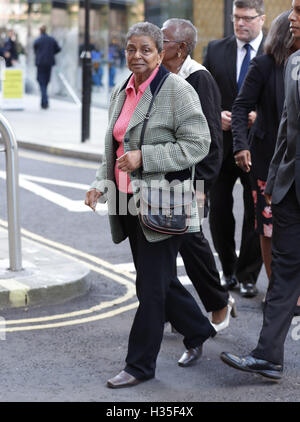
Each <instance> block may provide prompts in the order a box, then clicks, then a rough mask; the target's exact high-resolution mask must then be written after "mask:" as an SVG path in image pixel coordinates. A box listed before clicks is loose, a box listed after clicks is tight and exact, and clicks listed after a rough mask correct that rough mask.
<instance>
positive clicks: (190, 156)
mask: <svg viewBox="0 0 300 422" xmlns="http://www.w3.org/2000/svg"><path fill="white" fill-rule="evenodd" d="M166 72H167V71H166V69H165V68H164V67H163V66H161V67H160V69H159V71H158V73H157V75H156V76H155V78H154V79H153V81H152V82H151V84H150V85H149V86H148V87H147V89H146V90H145V92H144V94H143V96H142V98H141V99H140V102H139V104H138V106H137V108H136V109H135V111H134V113H133V116H132V118H131V120H130V122H129V125H128V128H127V131H126V134H125V136H124V153H126V152H128V151H131V150H137V149H140V146H139V145H140V135H141V130H142V126H143V122H144V119H145V116H146V113H147V111H148V107H149V104H150V102H151V99H152V95H153V93H154V91H155V89H156V87H157V85H158V84H159V81H160V80H161V78H162V77H163V76H164V75H165V74H166ZM127 83H128V79H127V80H126V82H125V83H123V84H122V85H119V86H118V87H116V88H115V89H114V91H113V93H112V96H111V101H110V107H109V123H108V129H107V132H106V136H105V153H104V158H103V162H102V164H101V165H100V167H99V169H98V171H97V173H96V179H95V181H94V182H93V183H92V185H91V188H90V189H94V188H96V189H97V190H99V191H100V192H102V193H104V195H103V196H102V197H101V202H104V201H108V213H109V220H110V227H111V233H112V239H113V241H114V242H115V243H120V242H121V241H123V240H124V239H126V237H127V235H126V233H124V229H123V227H122V225H121V223H120V219H119V217H118V215H116V213H115V201H114V192H112V190H111V189H107V185H108V184H107V181H110V182H115V175H114V167H115V162H116V148H117V146H116V142H115V141H114V138H113V129H114V125H115V123H116V121H117V119H118V117H119V115H120V112H121V110H122V107H123V104H124V101H125V99H126V92H125V88H126V86H127ZM209 146H210V132H209V128H208V125H207V121H206V119H205V117H204V114H203V112H202V108H201V104H200V101H199V97H198V95H197V93H196V92H195V91H194V88H192V87H191V85H190V84H188V83H187V82H186V81H185V80H184V79H182V78H180V77H179V76H177V75H175V74H172V73H171V74H170V75H169V76H168V78H167V79H166V81H165V82H164V84H163V85H162V87H161V89H160V91H159V93H158V94H157V97H156V99H155V101H154V103H153V106H152V109H151V113H150V119H149V121H148V125H147V129H146V132H145V138H144V144H143V146H142V159H143V167H142V169H140V170H139V171H134V172H132V173H131V174H130V179H131V181H132V182H134V181H136V180H137V179H142V180H143V182H145V183H147V185H149V184H150V182H151V181H152V180H159V181H161V182H162V183H164V181H165V180H166V176H167V179H168V181H170V178H171V179H172V178H174V179H176V180H178V179H179V180H182V182H181V183H179V184H178V185H177V186H176V189H177V188H178V189H182V188H183V190H184V191H188V190H189V189H190V185H191V184H190V181H189V180H184V179H186V178H185V176H184V174H186V169H189V168H191V167H192V166H194V165H195V164H196V163H198V162H199V161H201V160H202V159H203V158H204V157H205V156H206V155H207V154H208V151H209ZM188 175H190V172H189V171H188ZM134 200H135V204H138V203H139V190H138V189H137V190H136V191H134ZM142 229H143V232H144V234H145V237H146V239H147V240H148V241H149V242H157V241H160V240H164V239H166V238H168V237H170V235H166V234H162V233H157V232H154V231H151V230H149V229H147V228H145V227H144V226H142ZM197 231H200V221H199V217H198V210H197V205H196V201H194V202H193V207H192V215H191V224H190V228H189V232H197Z"/></svg>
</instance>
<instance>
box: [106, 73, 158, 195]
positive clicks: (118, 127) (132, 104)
mask: <svg viewBox="0 0 300 422" xmlns="http://www.w3.org/2000/svg"><path fill="white" fill-rule="evenodd" d="M158 69H159V67H157V68H156V69H155V70H154V72H152V74H151V75H150V76H149V78H148V79H147V80H146V81H145V82H143V83H142V84H141V85H140V86H139V88H138V92H137V93H136V91H135V87H134V75H132V76H131V78H130V79H129V82H128V84H127V87H126V100H125V102H124V105H123V108H122V111H121V113H120V116H119V118H118V120H117V121H116V123H115V126H114V130H113V136H114V138H115V140H116V141H117V142H118V144H119V147H118V149H117V158H119V157H121V155H123V154H124V145H123V140H124V136H125V133H126V131H127V127H128V125H129V122H130V120H131V117H132V115H133V113H134V110H135V109H136V106H137V105H138V103H139V101H140V99H141V98H142V95H143V94H144V92H145V90H146V88H147V87H148V86H149V85H150V83H151V82H152V80H153V79H154V78H155V76H156V74H157V72H158ZM117 165H118V161H116V164H115V178H116V183H117V187H118V189H119V191H121V192H123V193H132V188H131V184H130V178H129V174H127V173H125V172H124V171H122V170H120V169H118V167H117Z"/></svg>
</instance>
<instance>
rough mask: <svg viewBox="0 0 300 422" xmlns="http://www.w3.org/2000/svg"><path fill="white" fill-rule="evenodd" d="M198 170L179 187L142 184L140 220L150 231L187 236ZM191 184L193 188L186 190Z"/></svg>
mask: <svg viewBox="0 0 300 422" xmlns="http://www.w3.org/2000/svg"><path fill="white" fill-rule="evenodd" d="M168 75H169V74H167V75H166V76H165V77H164V78H163V79H162V80H161V82H160V84H159V85H158V87H157V89H156V91H155V92H154V94H153V97H152V101H151V103H150V105H149V108H148V111H147V114H146V117H145V120H144V124H143V128H142V131H141V139H140V149H142V145H143V142H144V135H145V130H146V126H147V123H148V120H149V116H150V110H151V108H152V104H153V102H154V99H155V97H156V95H157V93H158V91H159V89H160V88H161V86H162V84H163V82H164V81H165V79H166V78H167V77H168ZM194 174H195V167H193V171H192V178H191V180H186V181H185V182H183V184H181V183H180V184H178V185H177V186H176V185H175V186H174V185H173V184H170V186H167V183H168V182H167V181H164V182H165V183H164V182H158V181H153V183H151V185H150V186H148V185H146V184H142V185H141V188H140V213H139V218H140V221H141V222H142V223H143V224H144V226H145V227H147V228H148V229H150V230H154V231H156V232H159V233H164V234H170V235H174V234H184V233H186V231H187V230H188V228H189V223H190V216H191V208H192V202H193V197H194V190H193V179H194ZM186 183H189V184H190V185H189V189H188V190H187V191H186V189H184V187H186V186H185V184H186Z"/></svg>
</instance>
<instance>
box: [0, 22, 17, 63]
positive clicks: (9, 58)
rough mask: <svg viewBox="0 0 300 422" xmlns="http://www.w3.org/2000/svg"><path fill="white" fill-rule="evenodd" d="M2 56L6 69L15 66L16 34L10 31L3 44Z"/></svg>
mask: <svg viewBox="0 0 300 422" xmlns="http://www.w3.org/2000/svg"><path fill="white" fill-rule="evenodd" d="M3 56H4V59H5V64H6V67H12V66H15V64H16V63H17V61H18V52H17V44H16V34H15V32H14V31H13V30H12V29H11V30H10V31H8V34H7V39H6V40H5V42H4V45H3Z"/></svg>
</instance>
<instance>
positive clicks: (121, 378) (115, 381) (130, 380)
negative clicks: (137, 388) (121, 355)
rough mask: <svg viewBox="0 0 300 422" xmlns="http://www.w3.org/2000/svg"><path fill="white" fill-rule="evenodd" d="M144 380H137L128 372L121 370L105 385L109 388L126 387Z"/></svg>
mask: <svg viewBox="0 0 300 422" xmlns="http://www.w3.org/2000/svg"><path fill="white" fill-rule="evenodd" d="M142 381H145V380H138V379H137V378H135V377H134V376H132V375H130V374H128V373H127V372H125V371H121V372H120V373H119V374H118V375H116V376H115V377H114V378H111V379H109V380H108V381H107V387H109V388H126V387H133V386H134V385H137V384H139V383H141V382H142Z"/></svg>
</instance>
